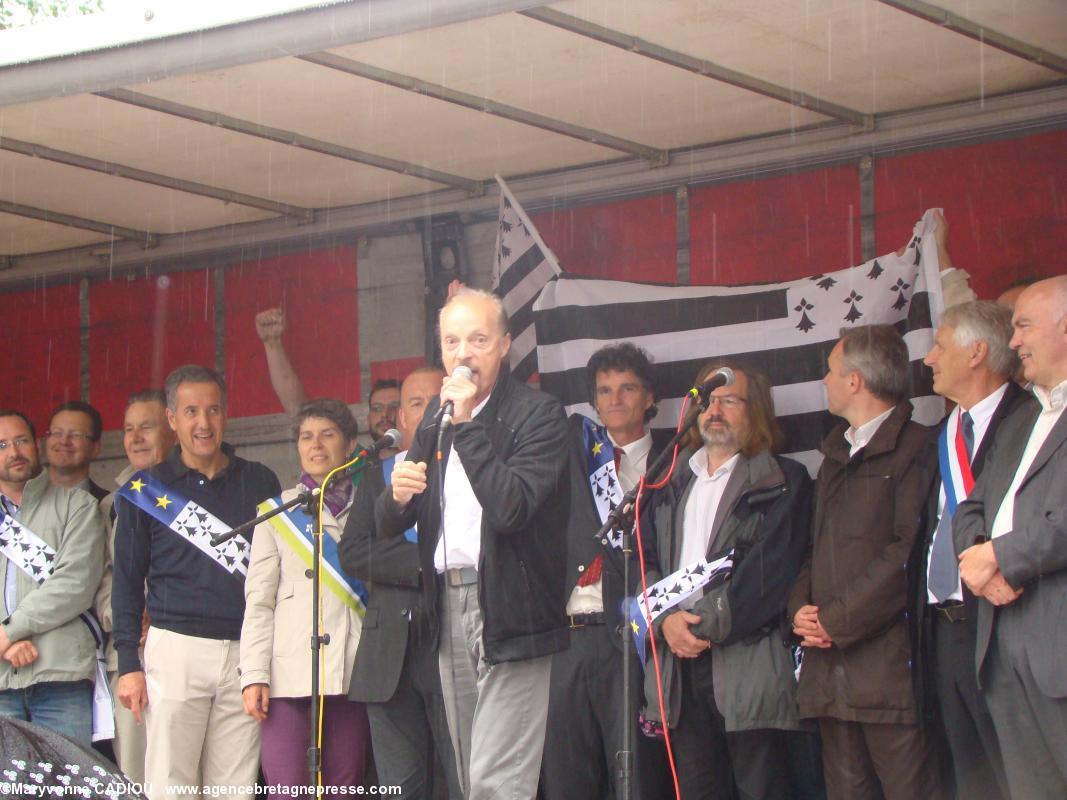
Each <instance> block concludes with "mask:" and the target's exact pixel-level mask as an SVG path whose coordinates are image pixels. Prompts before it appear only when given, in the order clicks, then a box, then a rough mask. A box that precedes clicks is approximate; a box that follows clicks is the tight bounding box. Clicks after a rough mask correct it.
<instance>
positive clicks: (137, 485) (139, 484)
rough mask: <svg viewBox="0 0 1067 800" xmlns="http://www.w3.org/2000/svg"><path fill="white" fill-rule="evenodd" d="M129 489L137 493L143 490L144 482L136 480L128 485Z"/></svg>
mask: <svg viewBox="0 0 1067 800" xmlns="http://www.w3.org/2000/svg"><path fill="white" fill-rule="evenodd" d="M130 488H131V489H133V490H134V491H135V492H139V491H141V490H142V489H143V488H144V481H142V480H141V479H140V478H138V479H137V480H135V481H133V482H132V483H130Z"/></svg>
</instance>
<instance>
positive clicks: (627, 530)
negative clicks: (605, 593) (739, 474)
mask: <svg viewBox="0 0 1067 800" xmlns="http://www.w3.org/2000/svg"><path fill="white" fill-rule="evenodd" d="M707 407H708V399H707V393H696V399H695V401H694V402H693V404H692V406H691V407H690V409H689V410H688V411H687V412H686V416H685V418H684V419H683V420H682V424H681V425H679V427H678V430H677V431H675V434H674V436H672V437H671V440H670V441H669V442H668V443H667V445H666V446H665V447H664V448H663V449H662V450H660V451H659V454H658V455H657V456H656V458H655V459H654V460H653V462H652V465H651V466H650V467H647V468H646V469H645V475H656V476H657V478H658V476H659V473H660V471H661V470H662V469H663V467H664V466H665V465H666V464H667V463H668V461H669V460H671V459H673V458H674V455H673V453H674V447H675V445H677V444H678V443H679V442H680V441H681V440H682V437H683V436H685V435H686V434H687V433H688V432H689V429H690V428H692V427H693V426H694V425H695V424H696V421H697V417H699V416H700V415H701V414H703V413H704V411H705V410H706V409H707ZM640 488H641V481H638V482H637V484H636V485H635V486H634V487H633V488H632V489H630V490H629V491H628V492H626V493H625V494H624V495H623V496H622V500H621V501H620V502H619V504H618V505H617V506H615V508H613V509H611V511H609V512H608V517H607V519H606V520H605V521H604V524H603V525H601V526H600V529H599V530H597V532H596V533H595V534H594V536H595V538H596V539H598V540H599V541H600V544H601V545H604V546H606V545H607V544H608V538H607V536H608V533H609V532H611V531H612V530H615V531H618V533H619V534H620V535H621V536H622V547H621V548H620V549H621V551H622V585H623V591H624V592H628V591H629V590H630V558H631V556H632V555H633V553H634V523H635V519H634V509H635V507H636V500H637V494H638V491H639V490H640ZM618 634H619V636H620V637H621V638H622V722H623V724H622V731H623V739H622V750H620V751H619V752H617V753H616V754H615V764H616V768H617V773H616V774H617V775H618V777H619V800H631V798H632V797H633V772H634V748H635V746H636V745H635V738H634V737H635V735H636V730H635V728H636V720H635V718H634V716H635V715H634V711H635V709H634V708H633V691H632V686H633V674H632V673H633V654H632V653H631V652H630V646H631V645H630V640H631V639H632V638H633V636H632V634H631V633H630V630H629V626H628V625H627V624H626V620H625V619H623V621H622V625H620V626H619V629H618Z"/></svg>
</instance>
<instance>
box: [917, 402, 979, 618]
mask: <svg viewBox="0 0 1067 800" xmlns="http://www.w3.org/2000/svg"><path fill="white" fill-rule="evenodd" d="M956 435H957V436H959V437H960V438H961V439H962V440H963V447H964V450H965V452H966V458H967V464H966V469H967V472H968V473H969V472H970V461H971V456H972V454H973V453H974V420H973V419H971V415H970V414H968V413H967V412H966V411H964V412H962V413H961V414H960V417H959V422H958V425H957V427H956ZM957 452H959V451H958V450H957ZM960 466H961V467H964V466H965V465H963V464H961V465H960ZM941 480H942V482H944V481H947V480H952V477H951V476H949V475H942V476H941ZM960 499H961V500H963V499H964V498H960ZM958 584H959V565H958V562H957V559H956V550H955V548H954V547H953V545H952V515H951V514H950V513H949V509H948V505H947V504H946V506H945V509H944V510H943V511H942V513H941V519H940V520H938V523H937V530H935V531H934V544H933V548H932V550H931V551H930V572H929V575H928V576H927V586H928V587H929V589H930V594H932V595H933V596H934V597H936V598H937V601H938V602H939V603H943V602H944V601H945V600H946V599H947V598H949V597H950V596H951V595H952V593H953V592H955V591H956V587H957V586H958Z"/></svg>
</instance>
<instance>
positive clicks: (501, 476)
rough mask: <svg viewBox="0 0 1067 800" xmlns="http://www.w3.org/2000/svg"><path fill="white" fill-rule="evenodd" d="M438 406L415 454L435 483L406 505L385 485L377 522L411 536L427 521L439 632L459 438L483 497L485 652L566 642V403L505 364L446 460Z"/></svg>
mask: <svg viewBox="0 0 1067 800" xmlns="http://www.w3.org/2000/svg"><path fill="white" fill-rule="evenodd" d="M438 405H439V402H438V401H436V400H435V401H433V402H432V403H431V404H430V406H429V407H428V408H427V409H426V414H425V416H424V417H423V421H422V424H421V425H420V426H419V429H418V431H417V432H416V434H415V441H414V443H413V444H412V446H411V449H410V450H409V451H408V456H407V458H408V460H409V461H425V462H426V463H427V464H428V465H429V468H428V471H427V473H428V474H427V479H428V488H427V490H426V491H425V492H423V493H422V494H421V495H418V496H416V497H415V498H414V499H413V500H412V501H411V503H409V504H408V506H407V508H405V509H401V508H400V507H398V506H397V504H396V502H395V501H394V500H393V496H392V493H391V492H384V493H383V494H382V495H381V497H380V498H379V500H378V503H377V506H376V509H375V511H376V524H377V528H378V530H379V531H380V533H381V535H382V536H402V535H403V533H404V531H405V530H407V529H408V528H409V527H411V525H412V523H414V522H415V521H416V519H417V520H418V527H419V555H420V562H421V566H422V583H423V591H424V593H425V594H424V605H425V607H426V609H427V610H428V612H429V616H430V621H431V625H432V626H433V632H434V634H436V629H437V621H438V614H437V613H436V606H437V592H438V584H437V578H436V570H435V568H434V563H433V557H434V550H435V549H436V547H437V541H438V539H439V537H440V527H441V498H440V494H439V487H440V485H442V482H443V475H440V474H439V470H440V469H441V468H442V467H443V466H444V465H447V463H448V454H449V452H450V450H451V448H452V447H454V448H455V449H456V452H457V453H459V456H460V458H461V459H462V460H463V468H464V470H465V471H466V473H467V477H468V478H469V480H470V483H471V487H472V488H473V490H474V495H475V497H477V499H478V502H479V503H480V504H481V506H482V530H481V554H480V558H479V563H478V604H479V607H480V609H481V615H482V640H483V645H484V657H485V659H486V661H487V662H488V663H490V664H494V663H499V662H503V661H519V660H522V659H527V658H537V657H539V656H545V655H549V654H551V653H555V652H558V651H560V650H563V649H565V648H566V647H567V644H568V626H567V618H566V615H565V613H564V609H565V607H566V602H567V588H568V587H566V585H565V567H566V562H565V558H564V556H565V555H566V541H565V534H566V527H567V518H568V509H569V495H570V492H569V487H568V483H567V471H568V470H567V420H566V417H565V416H564V414H563V408H562V406H561V405H560V403H559V401H557V400H556V399H554V398H553V397H551V396H549V395H547V394H544V393H542V392H538V391H536V390H534V389H531V388H530V387H528V386H526V385H524V384H521V383H519V382H518V381H515V380H513V379H512V378H511V377H510V375H509V373H508V370H507V368H506V367H505V368H503V369H501V373H500V376H499V378H498V379H497V383H496V386H495V387H494V389H493V392H492V394H491V395H490V397H489V401H488V402H487V403H486V405H485V406H484V407H483V408H482V410H481V412H479V414H478V416H477V417H475V418H474V419H473V420H471V421H470V422H465V423H461V424H457V425H456V426H455V428H454V429H453V432H452V433H450V434H449V435H448V436H447V437H446V441H445V443H444V444H443V445H442V450H443V452H442V458H441V461H440V462H439V461H437V459H436V458H435V453H434V449H435V446H436V441H437V421H436V419H435V417H436V411H437V407H438ZM447 439H451V440H452V441H451V442H449V441H447ZM439 478H440V479H441V480H439Z"/></svg>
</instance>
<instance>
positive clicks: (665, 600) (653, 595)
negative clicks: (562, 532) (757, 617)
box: [624, 550, 734, 664]
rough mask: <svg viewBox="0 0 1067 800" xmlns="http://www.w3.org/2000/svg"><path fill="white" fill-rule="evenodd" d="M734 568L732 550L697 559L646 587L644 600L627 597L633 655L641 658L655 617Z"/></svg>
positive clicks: (720, 579) (727, 574) (720, 580)
mask: <svg viewBox="0 0 1067 800" xmlns="http://www.w3.org/2000/svg"><path fill="white" fill-rule="evenodd" d="M733 569H734V551H733V550H730V551H729V552H728V553H726V555H724V556H720V557H719V558H716V559H714V560H712V561H708V560H707V559H703V558H702V559H700V561H696V562H694V563H692V564H689V565H688V566H685V567H682V568H681V569H680V570H678V571H677V572H672V573H671V574H670V575H668V576H667V577H666V578H663V579H662V580H659V581H656V583H654V584H652V585H651V586H649V587H648V602H647V603H646V602H645V597H643V596H641V595H639V596H637V597H630V598H627V599H626V600H625V601H624V602H625V604H626V607H625V609H624V611H625V614H626V618H627V623H628V624H629V626H630V632H631V633H632V634H633V637H634V645H635V646H636V647H637V655H638V656H639V657H640V659H641V663H642V664H643V663H644V661H645V642H646V639H647V633H648V629H649V628H650V627H651V626H652V623H653V622H655V621H656V620H657V619H658V618H659V617H661V616H662V615H663V614H665V613H666V612H667V611H669V610H670V609H672V608H674V607H675V606H676V605H678V604H679V603H681V602H682V601H683V600H685V599H686V598H688V597H692V596H693V595H694V594H696V593H697V592H699V591H701V590H702V589H703V588H704V587H706V586H708V585H709V584H710V583H712V582H713V581H715V582H722V581H725V580H726V579H727V578H728V577H729V576H730V574H731V573H732V572H733Z"/></svg>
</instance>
